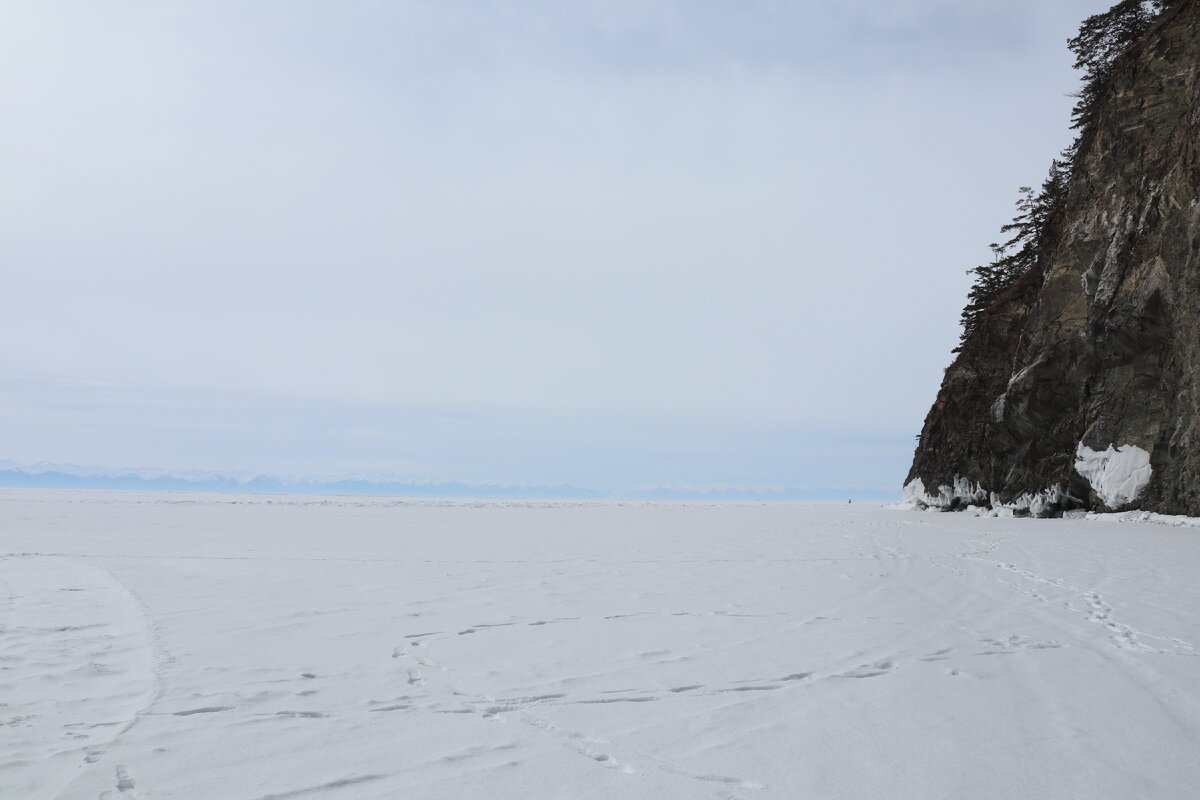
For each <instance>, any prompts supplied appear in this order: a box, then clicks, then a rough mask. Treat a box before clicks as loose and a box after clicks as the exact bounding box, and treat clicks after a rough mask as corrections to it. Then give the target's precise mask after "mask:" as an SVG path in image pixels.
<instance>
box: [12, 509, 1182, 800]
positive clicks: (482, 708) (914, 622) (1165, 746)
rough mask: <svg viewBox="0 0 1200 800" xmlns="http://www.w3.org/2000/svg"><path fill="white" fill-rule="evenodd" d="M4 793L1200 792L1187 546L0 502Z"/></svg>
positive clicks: (1032, 523)
mask: <svg viewBox="0 0 1200 800" xmlns="http://www.w3.org/2000/svg"><path fill="white" fill-rule="evenodd" d="M0 551H2V552H3V553H4V554H5V555H4V557H3V558H2V559H0V581H2V583H0V626H2V632H0V642H2V647H0V797H4V798H10V797H11V798H22V800H40V799H42V798H45V799H46V800H49V799H50V798H63V800H75V799H76V798H87V800H96V798H105V799H106V800H134V798H140V800H157V799H158V798H163V799H165V798H178V799H180V800H207V799H208V798H213V800H282V799H283V798H302V799H303V800H309V799H310V798H313V799H315V798H329V799H330V800H345V799H348V798H397V797H404V798H489V800H491V799H492V798H514V799H516V798H520V800H528V798H656V799H657V798H696V797H712V798H729V797H736V798H798V797H812V798H822V799H823V800H828V799H830V798H854V799H855V800H858V799H859V798H864V797H871V798H914V799H916V798H919V799H920V800H931V799H933V798H947V799H949V798H954V799H955V800H959V799H960V798H975V799H985V798H1014V799H1015V798H1020V799H1021V800H1027V799H1029V798H1047V799H1049V798H1055V800H1059V799H1060V798H1097V797H1104V798H1139V799H1140V800H1144V799H1146V798H1184V797H1195V796H1200V614H1198V613H1197V610H1198V609H1200V533H1198V532H1197V531H1196V530H1194V529H1191V528H1187V527H1171V526H1166V525H1154V524H1147V523H1137V522H1129V523H1125V524H1103V523H1101V522H1099V521H1096V520H1091V519H1068V520H1034V519H1024V520H1022V519H1017V520H1014V519H996V518H987V517H974V516H970V515H965V514H916V513H904V512H899V511H891V510H885V509H880V508H874V507H867V506H860V505H853V506H802V505H716V506H704V505H665V504H625V505H622V504H569V503H555V504H537V503H518V502H505V503H462V502H455V503H434V502H403V501H396V500H384V499H361V500H360V499H346V498H336V499H311V498H310V499H301V498H280V497H265V496H240V497H233V496H188V495H129V494H103V493H83V492H79V493H51V492H45V493H39V492H25V491H15V492H12V491H10V492H0Z"/></svg>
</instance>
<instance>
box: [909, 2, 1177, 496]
mask: <svg viewBox="0 0 1200 800" xmlns="http://www.w3.org/2000/svg"><path fill="white" fill-rule="evenodd" d="M1113 69H1114V71H1113V74H1112V79H1111V81H1110V83H1109V84H1108V86H1107V89H1106V93H1105V94H1104V96H1103V97H1102V99H1101V102H1100V105H1099V107H1098V110H1097V115H1096V117H1095V121H1094V124H1092V125H1091V126H1089V128H1088V129H1087V130H1086V131H1085V132H1084V133H1083V136H1082V138H1081V140H1080V142H1079V147H1078V150H1077V155H1076V158H1075V160H1074V163H1073V165H1072V169H1071V177H1070V184H1069V185H1070V188H1069V190H1068V191H1067V193H1066V196H1065V197H1064V199H1063V201H1062V202H1061V203H1060V204H1059V205H1058V207H1057V208H1056V209H1055V211H1054V213H1053V214H1052V216H1051V218H1050V220H1049V221H1048V223H1047V236H1046V237H1045V241H1046V244H1045V246H1044V247H1043V248H1042V252H1041V254H1040V257H1039V259H1038V263H1037V264H1036V266H1035V267H1034V268H1033V269H1032V270H1030V272H1028V273H1026V274H1025V275H1023V276H1022V277H1021V278H1020V280H1018V281H1017V283H1016V284H1015V285H1013V286H1012V287H1010V288H1009V289H1008V290H1007V291H1006V292H1005V294H1004V295H1002V296H1001V297H1000V298H999V299H998V300H997V301H996V303H995V304H994V305H993V306H992V307H990V308H989V309H988V310H987V311H985V312H984V313H983V314H982V316H981V317H980V319H979V321H978V322H977V324H976V326H975V329H974V330H973V331H972V333H971V335H970V336H969V337H968V338H967V339H966V341H965V342H964V343H963V346H962V348H961V350H960V351H959V353H958V356H957V358H956V359H955V360H954V362H953V363H952V364H951V365H950V367H949V368H948V369H947V370H946V375H945V379H944V381H943V383H942V386H941V389H940V391H939V393H938V396H937V400H936V401H935V403H934V405H933V408H932V409H931V410H930V411H929V414H928V416H927V417H926V420H925V425H924V428H923V429H922V432H921V438H920V444H919V445H918V447H917V450H916V454H915V456H914V458H913V464H912V468H911V470H910V471H909V475H908V478H907V479H906V496H907V497H908V498H909V499H910V500H912V501H914V502H916V503H918V504H930V505H936V506H940V507H943V508H952V507H958V506H961V505H964V504H981V505H988V506H992V507H1000V508H1003V507H1007V508H1011V509H1013V510H1015V511H1016V512H1017V513H1025V512H1028V513H1033V514H1037V515H1043V516H1049V515H1054V514H1057V513H1060V512H1061V511H1063V510H1065V509H1069V508H1092V509H1102V510H1116V509H1118V508H1141V509H1146V510H1152V511H1159V512H1163V513H1169V514H1190V515H1200V152H1198V149H1200V105H1198V100H1200V97H1198V92H1200V2H1194V1H1193V0H1187V1H1186V2H1182V3H1179V4H1178V5H1177V6H1175V7H1174V8H1172V9H1171V10H1169V11H1167V12H1166V13H1164V14H1163V16H1162V17H1161V18H1160V19H1159V20H1158V21H1157V22H1156V23H1155V24H1154V26H1153V27H1152V28H1151V29H1150V30H1149V32H1148V33H1147V34H1145V35H1144V36H1142V37H1141V39H1139V40H1138V41H1137V42H1136V43H1135V44H1134V45H1133V46H1132V47H1131V48H1130V49H1129V50H1128V51H1126V52H1125V53H1123V54H1122V55H1121V56H1120V58H1119V59H1118V60H1117V61H1116V62H1115V63H1114V65H1113Z"/></svg>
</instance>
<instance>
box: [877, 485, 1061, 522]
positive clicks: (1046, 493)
mask: <svg viewBox="0 0 1200 800" xmlns="http://www.w3.org/2000/svg"><path fill="white" fill-rule="evenodd" d="M1073 504H1074V499H1073V498H1072V497H1071V496H1070V495H1069V494H1067V491H1066V490H1065V489H1064V488H1063V487H1062V486H1060V485H1058V484H1055V485H1053V486H1050V487H1048V488H1046V489H1043V490H1041V491H1040V492H1026V493H1025V494H1023V495H1021V496H1020V497H1017V498H1015V499H1013V500H1012V501H1010V502H1007V503H1006V502H1003V501H1001V500H1000V495H998V494H996V493H995V492H989V491H988V490H987V489H985V488H984V487H983V486H982V485H981V484H979V483H978V482H973V481H971V479H970V478H964V477H962V476H959V475H956V476H955V477H954V483H953V485H950V486H947V485H945V484H943V485H941V486H939V487H938V488H937V492H936V493H933V494H931V493H929V492H927V491H926V490H925V482H924V481H922V480H921V479H920V478H914V479H913V480H912V481H910V482H909V484H908V485H907V486H905V487H904V499H902V500H901V501H900V503H899V504H898V506H899V507H900V508H907V509H916V510H921V511H924V510H933V511H952V510H957V509H966V508H968V507H969V508H973V509H975V511H976V513H986V514H990V515H991V516H996V517H1012V516H1026V515H1028V516H1032V517H1041V516H1046V515H1047V514H1049V513H1050V512H1051V511H1052V510H1053V509H1056V508H1062V507H1069V506H1070V505H1073Z"/></svg>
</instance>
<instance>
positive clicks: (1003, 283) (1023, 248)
mask: <svg viewBox="0 0 1200 800" xmlns="http://www.w3.org/2000/svg"><path fill="white" fill-rule="evenodd" d="M1068 176H1069V166H1068V165H1067V164H1066V162H1064V161H1059V160H1057V159H1056V160H1054V161H1052V162H1051V163H1050V172H1049V173H1048V174H1047V175H1046V180H1044V181H1043V182H1042V186H1041V189H1040V190H1039V191H1038V192H1037V193H1034V191H1033V188H1032V187H1030V186H1022V187H1021V188H1020V197H1019V198H1018V199H1017V216H1015V217H1013V220H1012V222H1010V223H1008V224H1007V225H1005V226H1003V227H1002V228H1000V232H1001V233H1002V234H1004V235H1005V236H1007V237H1008V238H1007V239H1006V240H1004V241H1003V242H1000V243H993V244H991V245H989V246H990V247H991V250H992V260H991V261H990V262H989V263H987V264H981V265H980V266H978V267H975V268H974V269H972V270H969V274H972V275H974V276H975V281H974V283H973V284H972V286H971V289H970V291H969V292H968V293H967V305H966V307H965V308H964V309H963V311H962V316H961V320H962V327H963V330H962V337H961V338H960V339H959V346H958V347H957V348H955V350H954V352H958V350H960V349H961V348H962V343H963V342H965V341H966V340H967V337H968V336H970V335H971V331H973V330H975V324H976V322H978V320H979V317H980V315H981V314H983V312H984V311H986V310H987V309H988V308H990V307H991V306H992V305H993V304H994V303H995V302H996V300H997V299H999V297H1000V295H1001V294H1003V293H1004V290H1005V289H1007V288H1008V287H1010V286H1012V285H1013V284H1014V283H1016V281H1017V279H1018V278H1020V277H1021V276H1022V275H1024V274H1025V273H1026V272H1028V271H1029V270H1031V269H1033V267H1034V266H1035V265H1036V264H1037V260H1038V256H1039V254H1040V253H1041V252H1042V240H1043V237H1044V236H1045V232H1046V223H1047V222H1048V221H1049V219H1050V215H1051V214H1053V213H1054V209H1055V207H1057V206H1058V204H1059V202H1060V201H1061V200H1062V199H1063V197H1065V196H1066V193H1067V179H1068Z"/></svg>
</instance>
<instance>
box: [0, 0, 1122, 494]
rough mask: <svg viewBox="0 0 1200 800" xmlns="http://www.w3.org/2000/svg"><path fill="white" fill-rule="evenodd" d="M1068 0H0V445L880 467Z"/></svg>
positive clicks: (353, 466)
mask: <svg viewBox="0 0 1200 800" xmlns="http://www.w3.org/2000/svg"><path fill="white" fill-rule="evenodd" d="M1107 5H1108V4H1107V3H1106V1H1105V0H1056V2H1053V3H1047V2H1044V0H975V1H973V2H962V0H842V1H840V2H828V0H822V1H821V2H817V1H816V0H812V1H810V0H794V2H769V1H767V0H763V1H762V2H753V1H751V2H746V1H745V0H737V1H736V2H734V1H733V0H730V1H729V2H715V1H713V2H695V1H693V0H678V2H669V1H667V0H664V1H663V2H649V1H648V2H625V3H621V2H594V3H579V2H522V1H521V0H507V1H506V2H501V1H500V0H497V2H492V3H485V2H461V3H453V2H443V1H442V0H437V1H436V2H356V3H354V2H350V3H347V2H336V3H335V2H322V3H315V2H296V0H286V1H284V0H279V2H256V3H242V2H239V3H216V2H194V3H157V2H141V3H123V2H118V3H91V2H86V3H66V2H53V3H51V2H45V1H44V0H31V1H30V2H9V3H6V4H5V9H4V15H3V16H4V24H3V25H0V107H2V108H3V109H4V124H3V125H0V458H9V459H14V460H16V461H19V462H36V461H43V460H44V461H55V462H71V463H79V464H97V465H103V466H110V467H162V468H168V469H202V470H230V471H233V470H245V471H252V472H261V473H269V474H282V475H313V476H334V475H361V476H367V477H383V476H387V477H392V478H397V479H401V480H435V481H442V480H461V481H467V482H484V481H499V482H505V483H519V484H534V483H538V484H540V483H571V484H576V485H580V486H587V487H595V488H599V489H609V490H614V489H616V490H619V489H622V488H628V487H632V486H640V485H659V484H684V485H690V486H698V487H703V486H712V485H719V484H726V485H746V486H777V487H792V488H815V487H831V488H836V489H839V490H840V489H843V488H844V489H846V490H847V491H850V490H856V489H857V490H876V491H877V490H885V491H886V490H896V491H898V489H899V485H900V483H901V482H902V480H903V478H904V474H905V472H906V470H907V468H908V463H909V460H910V458H911V452H912V446H913V444H914V439H913V437H914V436H915V435H916V434H917V432H918V431H919V430H920V426H921V422H922V420H923V418H924V415H925V412H926V411H927V410H928V407H929V405H930V403H931V402H932V400H933V398H934V395H935V393H936V391H937V387H938V383H939V381H940V379H941V375H942V369H943V368H944V367H945V366H946V365H947V364H948V363H949V359H950V349H951V348H952V347H953V346H954V344H955V342H956V339H957V335H958V327H957V326H958V314H959V311H960V309H961V307H962V303H963V299H964V296H965V292H966V289H967V285H968V278H967V276H966V275H965V274H964V272H965V270H966V269H967V268H968V267H970V266H972V265H973V264H975V263H978V262H979V261H981V260H985V259H986V258H987V257H988V250H987V244H988V243H989V242H991V241H993V240H994V239H995V238H996V236H997V228H998V227H999V225H1000V224H1002V223H1003V222H1004V221H1006V220H1007V218H1008V217H1009V216H1011V212H1010V209H1011V205H1012V202H1013V200H1014V199H1015V196H1016V192H1015V190H1016V188H1017V187H1018V186H1019V185H1021V184H1024V183H1034V182H1037V181H1040V180H1041V178H1042V176H1043V174H1044V171H1045V169H1046V167H1047V166H1048V164H1049V160H1050V158H1051V157H1052V156H1053V155H1054V154H1055V153H1056V152H1057V151H1058V150H1059V149H1060V148H1061V147H1063V146H1064V145H1065V144H1067V142H1068V141H1069V132H1068V130H1067V126H1068V115H1069V109H1070V106H1071V103H1072V100H1071V99H1070V98H1069V97H1068V96H1067V93H1069V92H1071V91H1073V90H1074V89H1075V86H1076V83H1077V81H1076V77H1075V75H1074V73H1073V72H1072V71H1071V69H1070V63H1071V57H1070V54H1069V53H1068V52H1067V50H1066V47H1065V40H1066V39H1067V38H1068V37H1069V36H1070V35H1072V34H1073V32H1074V31H1075V29H1076V28H1077V27H1078V23H1079V21H1080V20H1081V19H1082V18H1083V17H1084V16H1086V15H1087V14H1090V13H1094V12H1096V11H1097V10H1100V9H1102V8H1104V7H1106V6H1107Z"/></svg>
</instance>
